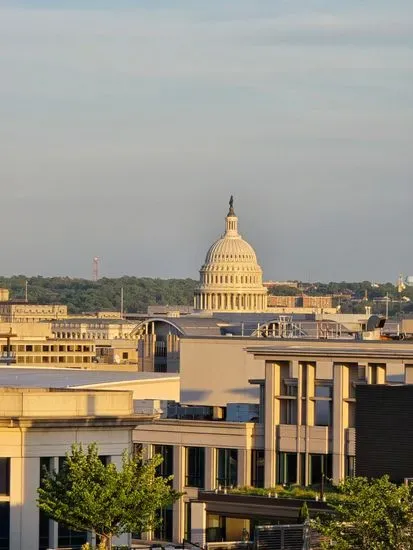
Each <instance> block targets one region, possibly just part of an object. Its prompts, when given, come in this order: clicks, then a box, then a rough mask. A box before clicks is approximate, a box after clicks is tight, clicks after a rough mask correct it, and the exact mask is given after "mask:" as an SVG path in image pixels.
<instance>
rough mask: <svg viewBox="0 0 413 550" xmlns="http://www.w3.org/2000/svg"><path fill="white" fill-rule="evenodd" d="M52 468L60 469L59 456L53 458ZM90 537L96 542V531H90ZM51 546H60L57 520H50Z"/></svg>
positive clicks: (91, 541)
mask: <svg viewBox="0 0 413 550" xmlns="http://www.w3.org/2000/svg"><path fill="white" fill-rule="evenodd" d="M50 469H51V470H52V471H55V472H58V471H59V457H58V456H54V457H53V458H52V459H51V464H50ZM88 538H90V541H88V542H90V544H93V545H95V544H96V536H95V535H94V533H89V534H88ZM49 546H50V548H57V547H58V546H59V524H58V523H57V521H53V520H52V519H51V520H49Z"/></svg>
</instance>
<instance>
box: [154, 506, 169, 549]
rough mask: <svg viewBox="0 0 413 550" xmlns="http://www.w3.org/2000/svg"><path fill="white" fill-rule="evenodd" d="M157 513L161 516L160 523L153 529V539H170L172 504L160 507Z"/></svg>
mask: <svg viewBox="0 0 413 550" xmlns="http://www.w3.org/2000/svg"><path fill="white" fill-rule="evenodd" d="M157 515H158V517H160V518H161V523H160V524H158V526H157V527H156V528H155V530H154V535H155V539H157V540H165V541H171V540H172V526H173V512H172V506H171V505H170V506H167V507H166V508H162V509H161V510H159V511H158V512H157Z"/></svg>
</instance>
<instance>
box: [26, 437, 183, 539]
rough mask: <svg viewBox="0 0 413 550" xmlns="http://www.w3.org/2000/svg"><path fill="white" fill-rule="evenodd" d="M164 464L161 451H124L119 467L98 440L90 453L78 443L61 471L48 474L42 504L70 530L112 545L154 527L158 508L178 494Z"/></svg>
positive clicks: (89, 448) (171, 500)
mask: <svg viewBox="0 0 413 550" xmlns="http://www.w3.org/2000/svg"><path fill="white" fill-rule="evenodd" d="M161 462H162V457H161V456H160V455H156V456H155V457H153V458H152V459H150V460H145V459H142V457H141V456H131V455H129V454H128V453H124V455H123V461H122V468H121V469H119V470H118V469H117V468H116V465H115V464H107V465H105V464H104V463H103V461H102V460H101V459H100V458H99V453H98V447H97V445H96V444H95V443H92V444H91V445H89V446H88V449H87V451H86V452H85V451H83V449H82V446H81V445H76V444H75V445H73V446H72V450H71V453H67V454H66V460H65V461H64V463H63V466H62V468H60V469H59V472H55V471H52V472H47V471H45V472H44V477H43V479H42V484H41V487H40V488H39V489H38V495H39V498H38V501H37V502H38V506H39V508H40V509H41V510H43V511H44V512H46V513H47V514H48V516H49V517H50V518H52V519H54V520H55V521H58V522H61V523H64V524H65V525H67V526H68V527H71V528H72V529H76V530H89V531H92V530H93V531H95V532H96V534H97V535H98V536H99V538H100V539H101V541H103V542H104V543H105V544H106V548H108V549H110V548H111V544H112V542H111V541H112V537H113V536H118V535H120V534H122V533H128V532H132V531H135V532H143V531H147V530H149V529H151V528H153V527H154V526H155V525H156V524H157V521H159V520H157V519H156V511H157V510H159V509H160V508H162V507H164V506H167V505H168V504H171V503H172V502H174V501H175V500H177V499H178V498H179V497H180V495H179V494H178V493H176V492H175V491H173V490H172V489H171V487H170V481H171V479H172V478H171V477H169V478H164V477H162V476H158V475H157V470H156V469H157V467H158V466H159V465H160V464H161Z"/></svg>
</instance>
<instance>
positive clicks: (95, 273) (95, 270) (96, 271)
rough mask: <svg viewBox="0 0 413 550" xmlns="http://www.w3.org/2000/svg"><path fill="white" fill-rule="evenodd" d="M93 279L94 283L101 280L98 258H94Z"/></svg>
mask: <svg viewBox="0 0 413 550" xmlns="http://www.w3.org/2000/svg"><path fill="white" fill-rule="evenodd" d="M92 279H93V280H94V281H97V280H98V279H99V258H98V257H97V256H95V257H94V258H93V268H92Z"/></svg>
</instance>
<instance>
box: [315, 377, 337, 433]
mask: <svg viewBox="0 0 413 550" xmlns="http://www.w3.org/2000/svg"><path fill="white" fill-rule="evenodd" d="M332 395H333V388H332V386H328V385H317V386H316V387H315V397H316V399H315V425H316V426H331V425H332V416H333V400H332Z"/></svg>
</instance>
